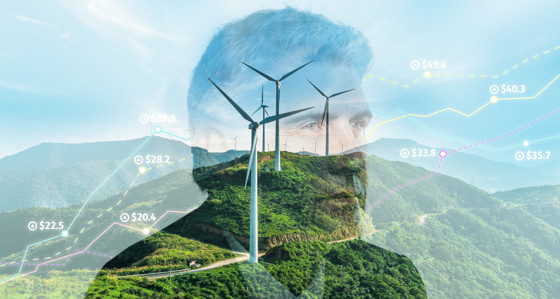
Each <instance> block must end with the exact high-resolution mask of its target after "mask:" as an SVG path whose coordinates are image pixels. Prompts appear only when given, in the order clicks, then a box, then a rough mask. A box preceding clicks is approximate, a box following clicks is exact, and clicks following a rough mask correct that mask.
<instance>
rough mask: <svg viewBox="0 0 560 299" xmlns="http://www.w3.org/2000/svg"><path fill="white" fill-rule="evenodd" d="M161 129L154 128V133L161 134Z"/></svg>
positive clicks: (158, 127)
mask: <svg viewBox="0 0 560 299" xmlns="http://www.w3.org/2000/svg"><path fill="white" fill-rule="evenodd" d="M161 131H162V128H161V127H160V126H157V127H155V129H154V132H156V133H161Z"/></svg>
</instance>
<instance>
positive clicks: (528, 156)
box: [514, 151, 550, 161]
mask: <svg viewBox="0 0 560 299" xmlns="http://www.w3.org/2000/svg"><path fill="white" fill-rule="evenodd" d="M514 157H515V160H517V161H522V160H527V161H531V160H548V159H549V158H550V152H549V151H526V152H523V151H518V152H516V153H515V156H514Z"/></svg>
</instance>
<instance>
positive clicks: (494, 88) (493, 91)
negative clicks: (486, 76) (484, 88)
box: [490, 84, 500, 94]
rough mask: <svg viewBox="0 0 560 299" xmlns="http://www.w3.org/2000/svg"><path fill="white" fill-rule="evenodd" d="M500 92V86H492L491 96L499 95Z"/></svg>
mask: <svg viewBox="0 0 560 299" xmlns="http://www.w3.org/2000/svg"><path fill="white" fill-rule="evenodd" d="M498 92H500V88H499V87H498V85H495V84H494V85H490V93H491V94H497V93H498Z"/></svg>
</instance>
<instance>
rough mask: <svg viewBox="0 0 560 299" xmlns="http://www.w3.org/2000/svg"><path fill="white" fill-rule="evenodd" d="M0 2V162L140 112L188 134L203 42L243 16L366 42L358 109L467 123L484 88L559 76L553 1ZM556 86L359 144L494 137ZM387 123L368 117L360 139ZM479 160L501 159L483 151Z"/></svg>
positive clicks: (549, 103) (132, 130)
mask: <svg viewBox="0 0 560 299" xmlns="http://www.w3.org/2000/svg"><path fill="white" fill-rule="evenodd" d="M0 5H1V7H2V9H0V36H1V40H2V47H0V140H2V141H1V142H0V158H1V157H4V156H7V155H12V154H15V153H17V152H20V151H22V150H25V149H27V148H29V147H32V146H35V145H37V144H40V143H43V142H65V143H79V142H95V141H101V140H102V138H103V140H126V139H133V138H139V137H142V136H146V135H148V134H149V133H150V130H151V127H150V124H143V123H141V121H140V117H141V116H142V115H143V114H145V115H149V116H151V115H153V114H166V115H175V119H176V120H175V122H174V123H169V124H162V126H164V127H165V130H166V131H169V132H172V133H174V134H177V135H180V136H184V137H188V136H189V128H188V120H187V113H186V93H187V90H188V86H189V81H190V78H191V76H192V71H193V68H194V67H195V66H196V64H197V62H198V59H199V58H200V56H201V55H202V53H203V51H204V49H205V47H206V45H207V44H208V42H209V41H210V39H211V37H212V35H213V34H214V33H216V32H217V30H218V29H219V28H220V27H221V26H223V25H224V24H226V23H228V22H231V21H234V20H236V19H239V18H242V17H244V16H247V15H248V14H250V13H252V12H255V11H258V10H261V9H268V8H283V7H285V6H286V5H289V6H292V7H295V8H298V9H302V10H309V11H312V12H314V13H318V14H323V15H325V16H326V17H328V18H329V19H331V20H333V21H335V22H340V23H343V24H346V25H350V26H353V27H355V28H357V29H358V30H360V31H361V32H362V33H363V34H364V35H365V36H366V37H367V38H368V39H369V42H370V46H371V48H372V50H373V56H374V64H373V65H372V67H371V69H370V70H369V71H368V74H367V75H366V76H365V77H364V78H363V83H362V88H363V90H364V93H365V96H366V98H367V100H368V102H369V104H370V107H371V108H372V109H374V110H375V111H376V112H379V113H381V114H384V115H389V114H391V113H393V112H394V113H395V114H394V116H395V117H396V116H399V115H401V114H402V113H412V114H420V115H425V114H430V113H432V112H434V111H438V110H440V109H443V108H447V107H450V108H454V109H456V110H458V111H462V112H465V113H467V114H468V113H471V112H472V111H475V110H476V109H477V108H478V107H480V106H482V105H483V104H485V103H486V102H488V100H489V98H490V96H491V94H490V93H489V86H490V85H493V84H496V85H498V86H501V85H502V84H514V85H526V94H524V95H523V96H533V95H535V94H537V93H538V92H539V91H540V90H542V88H543V87H545V86H546V85H547V84H548V83H549V82H550V81H552V80H553V79H554V78H555V76H557V75H558V74H560V67H559V66H560V50H554V48H555V47H558V46H560V32H558V30H557V28H560V24H559V23H560V19H559V18H558V17H557V12H558V11H560V4H558V3H555V2H554V1H538V2H527V1H526V2H516V1H492V2H491V3H489V2H488V1H468V2H467V1H463V2H455V1H454V2H451V1H433V2H431V3H430V4H429V5H428V4H426V2H418V1H394V2H391V3H388V2H387V1H349V2H348V1H347V2H344V3H339V2H330V1H305V2H302V1H285V0H284V1H244V2H243V4H239V1H213V2H212V4H206V3H202V2H200V3H196V2H190V1H189V2H187V1H157V2H155V1H42V2H28V1H10V2H8V1H2V3H1V4H0ZM545 51H550V52H548V53H546V54H545ZM535 55H538V56H537V57H536V58H533V57H534V56H535ZM424 59H426V60H438V61H443V60H445V61H446V64H447V68H446V69H445V70H440V71H437V70H433V71H432V72H433V73H434V74H436V73H441V76H437V77H436V76H435V75H434V76H432V77H431V78H429V79H426V78H424V77H423V71H422V70H416V71H415V70H412V69H411V66H410V64H411V62H412V61H413V60H418V61H420V62H422V61H423V60H424ZM525 59H528V61H527V62H525V63H523V61H524V60H525ZM515 65H518V66H517V67H515V68H513V69H512V67H514V66H515ZM506 70H508V73H506V74H505V75H502V73H503V72H504V71H506ZM447 74H449V75H450V76H446V75H447ZM370 75H371V76H372V77H370ZM460 75H462V76H460ZM469 75H473V76H474V77H469ZM481 75H486V76H487V77H480V76H481ZM492 75H499V78H491V76H492ZM380 78H383V79H385V80H383V79H380ZM416 79H419V80H418V81H416V82H414V83H412V82H413V81H414V80H416ZM391 81H393V82H395V83H396V84H394V83H391ZM403 85H409V86H408V87H402V86H403ZM558 85H560V82H557V83H556V84H554V83H553V84H551V85H550V86H549V87H548V88H547V89H546V90H545V91H543V93H542V94H541V95H539V97H537V98H535V99H530V100H519V101H500V102H498V103H496V104H492V105H488V106H487V107H485V108H484V109H483V110H481V111H480V112H478V113H476V114H475V115H473V116H472V117H469V118H466V117H463V116H461V115H459V114H457V113H452V112H449V111H447V112H444V113H441V114H438V115H437V116H433V117H429V118H403V119H399V120H395V121H391V122H388V123H386V124H382V125H379V126H378V127H376V129H375V131H374V132H373V133H372V134H371V137H370V138H369V139H368V141H369V142H372V141H375V140H376V139H379V138H384V137H387V138H410V139H414V140H415V141H417V142H419V143H423V144H426V145H431V146H441V147H456V146H462V145H463V144H465V142H471V141H472V142H476V141H478V140H482V139H485V138H487V137H489V136H497V135H501V134H502V133H504V132H507V131H509V130H511V129H513V128H516V127H518V126H520V125H522V124H525V123H528V122H530V121H532V120H534V119H535V118H538V117H540V116H544V115H545V114H547V113H549V112H550V111H553V110H554V109H557V108H559V107H557V106H555V105H558V104H557V100H556V99H557V98H558V97H557V96H558V94H559V92H560V87H558ZM498 96H500V97H502V95H498ZM503 97H513V96H512V95H504V96H503ZM246 108H247V110H254V108H251V107H246ZM255 108H256V107H255ZM395 111H396V112H395ZM392 118H394V117H385V116H382V115H380V114H375V113H374V118H373V120H372V122H371V123H370V127H369V128H368V129H367V131H368V132H370V131H371V130H373V128H374V127H375V125H377V124H379V123H382V122H384V121H387V120H390V119H392ZM547 121H548V123H546V124H543V125H542V126H539V127H537V126H534V127H533V128H530V129H528V131H527V132H526V133H523V134H520V135H519V137H515V138H512V139H510V140H508V141H506V142H504V143H503V144H501V145H500V146H504V147H505V146H510V145H515V144H520V143H521V142H522V141H524V140H526V139H529V140H537V139H542V138H549V137H551V136H555V135H558V134H559V133H558V132H557V130H556V129H555V128H558V127H559V125H560V122H559V121H556V120H555V119H553V118H551V119H550V120H547ZM418 122H420V125H419V123H418ZM245 135H247V134H245ZM245 135H243V136H240V138H239V139H238V144H240V146H241V145H242V144H243V145H246V144H248V142H249V141H248V136H245ZM442 135H444V136H445V137H442ZM232 137H233V136H232ZM459 140H460V141H459ZM555 140H556V139H553V140H552V141H548V142H544V143H541V144H542V146H541V148H539V149H543V150H546V149H551V148H552V149H555V148H558V147H559V146H558V143H557V142H556V141H555ZM231 147H232V148H233V141H232V145H231ZM496 147H499V146H496ZM480 154H482V155H486V156H488V157H491V158H495V159H501V158H502V155H500V154H499V153H494V152H481V153H480ZM554 156H555V155H554Z"/></svg>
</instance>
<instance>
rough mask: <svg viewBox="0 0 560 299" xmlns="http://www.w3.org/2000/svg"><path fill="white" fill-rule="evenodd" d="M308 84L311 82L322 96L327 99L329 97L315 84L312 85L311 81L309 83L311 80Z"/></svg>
mask: <svg viewBox="0 0 560 299" xmlns="http://www.w3.org/2000/svg"><path fill="white" fill-rule="evenodd" d="M307 82H309V83H310V84H311V85H313V87H315V89H316V90H317V91H318V92H319V93H320V94H321V95H322V96H324V97H325V98H326V97H327V95H326V94H324V93H323V92H322V91H321V90H320V89H319V87H317V86H315V84H313V83H311V81H309V79H307Z"/></svg>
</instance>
